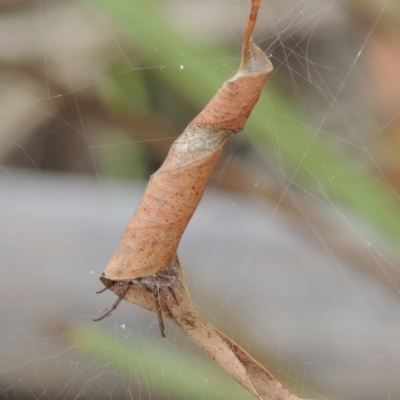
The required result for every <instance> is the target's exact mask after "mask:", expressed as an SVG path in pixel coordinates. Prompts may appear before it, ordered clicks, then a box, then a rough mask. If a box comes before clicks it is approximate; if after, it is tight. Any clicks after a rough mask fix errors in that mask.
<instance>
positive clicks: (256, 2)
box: [240, 0, 260, 69]
mask: <svg viewBox="0 0 400 400" xmlns="http://www.w3.org/2000/svg"><path fill="white" fill-rule="evenodd" d="M259 9H260V0H252V2H251V10H250V15H249V19H248V20H247V26H246V30H245V32H244V36H243V47H242V62H241V65H240V69H241V68H242V67H243V65H245V64H246V62H247V60H248V58H249V57H250V42H251V35H252V34H253V31H254V27H255V25H256V21H257V14H258V10H259Z"/></svg>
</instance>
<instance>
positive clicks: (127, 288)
mask: <svg viewBox="0 0 400 400" xmlns="http://www.w3.org/2000/svg"><path fill="white" fill-rule="evenodd" d="M132 285H133V282H129V283H128V284H127V285H126V288H125V290H124V291H123V292H122V293H121V294H120V295H119V296H118V298H117V300H116V301H115V302H114V304H113V305H112V306H111V308H110V309H109V310H106V311H105V312H104V313H103V314H102V315H100V317H98V318H96V319H94V320H93V321H96V322H98V321H101V320H102V319H104V318H105V317H107V316H108V315H110V314H111V313H112V312H113V311H114V310H115V309H116V308H117V307H118V304H119V303H121V301H122V299H123V298H124V297H125V295H126V294H127V293H128V290H129V289H130V288H131V286H132ZM106 289H108V288H106ZM103 291H104V289H103V290H102V291H101V292H103ZM101 292H100V293H101Z"/></svg>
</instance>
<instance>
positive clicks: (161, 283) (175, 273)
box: [101, 257, 300, 400]
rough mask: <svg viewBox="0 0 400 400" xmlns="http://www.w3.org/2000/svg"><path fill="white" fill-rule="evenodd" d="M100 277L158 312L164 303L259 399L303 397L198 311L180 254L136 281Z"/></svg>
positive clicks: (295, 399) (166, 310) (166, 313)
mask: <svg viewBox="0 0 400 400" xmlns="http://www.w3.org/2000/svg"><path fill="white" fill-rule="evenodd" d="M101 280H102V282H103V284H104V285H105V286H107V287H109V288H110V290H112V291H113V292H114V293H115V294H116V295H117V296H118V297H119V298H121V296H123V297H124V300H126V301H129V302H131V303H133V304H136V305H138V306H140V307H143V308H145V309H147V310H149V311H152V312H155V313H159V311H160V310H159V307H161V312H162V313H163V315H164V316H165V317H166V318H169V319H170V320H172V321H173V322H174V323H175V324H176V325H178V326H179V328H180V329H181V330H182V331H183V332H184V333H185V334H186V335H187V336H189V337H190V338H191V339H192V340H193V341H194V342H195V343H196V344H197V345H199V346H200V347H201V348H202V349H203V350H204V351H205V352H206V353H207V354H208V355H209V356H210V357H211V358H212V359H213V360H214V361H215V362H217V363H218V364H219V365H220V366H221V367H222V368H223V369H224V370H225V371H226V372H227V373H228V374H230V375H231V376H232V377H233V378H234V379H235V380H236V381H237V382H239V383H240V384H241V385H242V386H244V387H245V388H246V389H247V390H248V391H249V392H250V393H252V394H253V395H254V396H256V397H257V398H258V399H261V400H300V399H299V398H298V397H296V396H295V395H293V394H291V393H290V392H289V391H288V390H287V389H285V388H284V387H283V386H282V385H281V383H280V382H278V381H277V380H275V379H274V377H273V376H272V375H271V374H270V373H269V372H268V371H267V370H266V369H265V368H264V367H263V366H261V365H260V364H259V363H258V362H257V361H255V360H254V359H253V358H252V357H251V356H250V355H249V354H247V353H246V352H245V351H244V350H243V349H241V348H240V347H239V346H238V345H237V344H236V343H235V342H233V341H232V340H231V339H229V338H228V337H226V336H225V335H224V334H223V333H222V332H220V331H219V330H217V329H216V328H214V327H213V326H212V325H211V324H209V323H208V322H206V321H205V320H204V319H203V318H202V317H201V315H199V314H198V313H197V311H196V309H195V308H194V306H193V304H192V301H191V299H190V296H189V293H188V290H187V287H186V284H185V280H184V277H183V274H182V270H181V266H180V263H179V260H178V258H177V257H175V258H174V260H173V262H172V264H171V265H170V266H169V267H168V268H165V269H163V270H162V271H159V272H157V273H155V274H154V275H151V276H148V277H146V278H144V279H138V280H136V281H133V283H132V281H127V282H113V281H110V280H108V279H106V278H101ZM126 290H128V291H127V292H126ZM155 290H157V291H158V296H159V301H155V300H154V291H155ZM124 293H125V294H124ZM162 326H164V325H163V324H162Z"/></svg>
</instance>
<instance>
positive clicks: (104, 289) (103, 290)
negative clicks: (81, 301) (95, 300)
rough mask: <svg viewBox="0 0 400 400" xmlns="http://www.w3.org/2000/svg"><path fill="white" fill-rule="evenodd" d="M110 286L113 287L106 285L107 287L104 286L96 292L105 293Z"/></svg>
mask: <svg viewBox="0 0 400 400" xmlns="http://www.w3.org/2000/svg"><path fill="white" fill-rule="evenodd" d="M110 287H111V286H106V287H104V288H103V289H101V290H99V291H98V292H96V294H100V293H103V292H105V291H106V290H107V289H110Z"/></svg>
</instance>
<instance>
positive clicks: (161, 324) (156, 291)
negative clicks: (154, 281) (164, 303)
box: [153, 285, 165, 338]
mask: <svg viewBox="0 0 400 400" xmlns="http://www.w3.org/2000/svg"><path fill="white" fill-rule="evenodd" d="M153 296H154V298H155V300H156V307H157V317H158V326H159V327H160V331H161V336H162V337H163V338H165V333H164V320H163V317H162V310H161V299H160V287H159V286H158V285H154V287H153Z"/></svg>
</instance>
